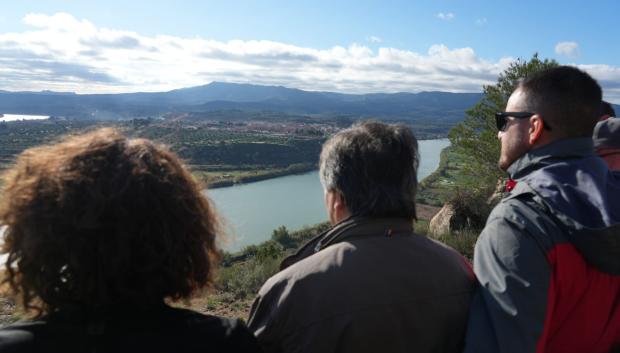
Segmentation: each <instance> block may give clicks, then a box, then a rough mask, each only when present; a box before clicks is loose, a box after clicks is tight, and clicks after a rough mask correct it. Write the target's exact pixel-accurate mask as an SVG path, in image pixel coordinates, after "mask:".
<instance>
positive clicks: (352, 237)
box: [248, 218, 474, 353]
mask: <svg viewBox="0 0 620 353" xmlns="http://www.w3.org/2000/svg"><path fill="white" fill-rule="evenodd" d="M282 266H283V270H282V271H281V272H279V273H278V274H276V275H275V276H273V277H272V278H270V279H269V280H268V281H267V282H266V283H265V285H264V286H263V287H262V289H261V290H260V292H259V294H258V297H257V298H256V300H255V302H254V304H253V306H252V311H251V314H250V319H249V323H248V325H249V327H250V329H251V330H252V331H254V334H255V335H256V336H257V338H258V340H259V343H260V344H261V345H262V347H263V349H264V350H265V351H266V352H290V353H293V352H316V353H319V352H320V353H330V352H356V353H363V352H373V353H374V352H382V353H390V352H459V351H460V349H461V348H462V341H463V337H464V333H465V325H466V322H467V314H468V308H469V303H470V299H471V295H472V291H473V288H474V284H473V283H474V282H473V275H472V272H471V269H470V267H469V264H468V263H467V262H466V260H465V259H464V258H463V257H462V256H461V255H459V254H458V253H457V252H456V251H454V250H452V249H451V248H449V247H447V246H445V245H443V244H441V243H438V242H436V241H433V240H431V239H428V238H426V237H423V236H420V235H416V234H414V233H413V231H412V223H411V221H410V220H406V219H356V218H353V219H348V220H345V221H344V222H342V223H340V224H338V225H336V226H335V227H334V228H333V229H331V230H329V231H327V232H326V233H324V234H321V235H319V236H318V237H316V238H315V239H313V240H312V241H310V242H309V243H308V244H306V245H305V246H304V247H302V248H301V249H300V250H299V251H298V253H297V254H295V255H293V256H292V257H290V258H288V259H286V260H285V261H284V262H283V264H282Z"/></svg>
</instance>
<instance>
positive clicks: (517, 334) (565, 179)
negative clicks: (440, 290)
mask: <svg viewBox="0 0 620 353" xmlns="http://www.w3.org/2000/svg"><path fill="white" fill-rule="evenodd" d="M508 171H509V172H510V175H511V177H512V178H513V179H514V180H516V184H515V186H514V189H512V190H511V191H510V193H509V194H508V195H507V196H506V197H505V198H504V199H503V200H502V201H501V202H500V203H499V204H498V205H497V207H496V208H495V209H494V210H493V212H492V213H491V215H490V216H489V219H488V221H487V225H486V227H485V228H484V230H483V231H482V234H481V235H480V237H479V238H478V242H477V243H476V249H475V253H474V271H475V273H476V276H477V278H478V280H479V281H480V284H481V289H480V291H478V293H477V294H476V296H475V298H474V300H473V304H472V309H471V315H470V322H469V327H468V332H467V338H466V349H465V352H466V353H486V352H488V353H491V352H492V353H509V352H514V353H517V352H518V353H527V352H545V353H553V352H562V353H571V352H609V351H611V350H612V348H616V349H619V348H620V173H614V172H611V171H610V170H609V169H608V168H607V166H606V165H605V163H604V162H603V161H602V160H601V159H600V158H599V157H598V156H596V155H595V154H594V149H593V147H592V140H591V139H590V138H577V139H566V140H561V141H557V142H555V143H552V144H549V145H546V146H544V147H541V148H538V149H535V150H532V151H530V152H528V153H526V154H525V155H524V156H522V157H521V158H519V159H518V160H517V161H515V162H514V163H513V164H512V165H511V166H510V168H509V169H508Z"/></svg>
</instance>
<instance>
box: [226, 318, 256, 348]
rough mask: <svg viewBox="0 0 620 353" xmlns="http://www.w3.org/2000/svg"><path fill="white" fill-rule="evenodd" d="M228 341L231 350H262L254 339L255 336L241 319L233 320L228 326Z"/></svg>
mask: <svg viewBox="0 0 620 353" xmlns="http://www.w3.org/2000/svg"><path fill="white" fill-rule="evenodd" d="M228 341H229V342H230V346H231V350H230V351H231V352H249V353H254V352H256V353H259V352H263V350H262V349H261V348H260V346H259V344H258V342H257V341H256V337H254V335H253V334H252V332H251V331H250V330H249V329H248V328H247V327H246V326H245V324H244V323H243V321H241V320H235V322H234V324H233V325H232V326H231V327H230V330H229V332H228Z"/></svg>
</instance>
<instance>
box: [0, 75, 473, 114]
mask: <svg viewBox="0 0 620 353" xmlns="http://www.w3.org/2000/svg"><path fill="white" fill-rule="evenodd" d="M481 97H482V94H481V93H449V92H420V93H373V94H343V93H333V92H314V91H303V90H300V89H293V88H286V87H282V86H261V85H252V84H236V83H222V82H213V83H210V84H207V85H203V86H197V87H190V88H182V89H176V90H172V91H168V92H153V93H144V92H139V93H120V94H75V93H63V92H52V91H42V92H8V91H0V113H4V114H35V115H53V116H65V117H67V118H73V119H93V118H95V119H130V118H134V117H147V116H159V115H163V114H166V113H188V112H192V113H201V112H214V111H226V110H240V111H249V112H281V113H286V114H303V115H330V116H340V115H345V116H354V117H376V118H384V117H386V118H398V119H403V120H419V119H434V120H439V121H446V122H448V121H458V120H461V119H462V118H463V116H464V112H465V110H467V109H468V108H471V107H472V106H473V105H474V104H476V102H478V101H479V100H480V98H481Z"/></svg>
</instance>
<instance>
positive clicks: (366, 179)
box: [320, 121, 420, 219]
mask: <svg viewBox="0 0 620 353" xmlns="http://www.w3.org/2000/svg"><path fill="white" fill-rule="evenodd" d="M419 160H420V157H419V154H418V142H417V140H416V138H415V136H414V135H413V133H412V132H411V130H410V129H409V128H408V127H406V126H404V125H388V124H384V123H380V122H376V121H367V122H363V123H358V124H355V125H353V126H352V127H350V128H348V129H345V130H342V131H340V132H338V133H337V134H335V135H334V136H332V137H331V138H330V139H329V140H328V141H327V142H326V143H325V144H324V145H323V150H322V152H321V158H320V177H321V184H323V188H324V189H325V190H326V191H337V192H339V193H340V194H341V195H342V196H343V198H344V201H345V204H346V206H347V208H348V210H349V213H351V215H352V216H361V217H403V218H409V219H415V218H416V210H415V195H416V190H417V186H418V179H417V170H418V164H419Z"/></svg>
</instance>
